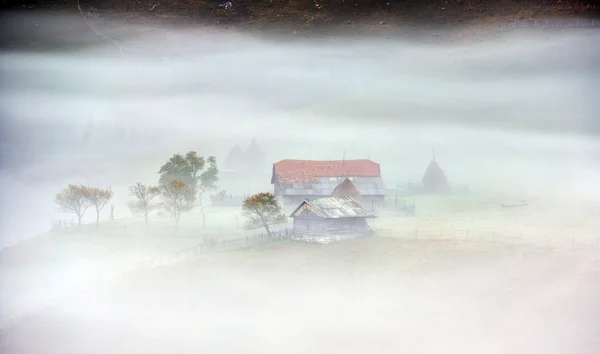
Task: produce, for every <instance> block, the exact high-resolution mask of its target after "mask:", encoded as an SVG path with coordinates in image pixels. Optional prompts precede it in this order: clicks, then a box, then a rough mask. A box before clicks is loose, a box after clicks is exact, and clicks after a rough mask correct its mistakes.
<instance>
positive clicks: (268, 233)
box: [263, 224, 271, 238]
mask: <svg viewBox="0 0 600 354" xmlns="http://www.w3.org/2000/svg"><path fill="white" fill-rule="evenodd" d="M263 227H264V228H265V230H266V231H267V235H269V238H270V237H271V230H270V229H269V225H267V224H264V225H263Z"/></svg>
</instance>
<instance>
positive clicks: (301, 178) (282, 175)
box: [271, 159, 381, 183]
mask: <svg viewBox="0 0 600 354" xmlns="http://www.w3.org/2000/svg"><path fill="white" fill-rule="evenodd" d="M345 176H354V177H380V176H381V171H380V169H379V164H378V163H376V162H373V161H371V160H366V159H364V160H330V161H314V160H281V161H279V162H275V163H274V164H273V178H272V180H271V183H275V180H277V181H279V182H284V183H285V182H287V183H294V182H299V183H302V182H304V183H306V182H308V183H312V182H315V181H316V180H317V178H318V177H345Z"/></svg>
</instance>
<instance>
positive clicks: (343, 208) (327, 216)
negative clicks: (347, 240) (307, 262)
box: [290, 196, 376, 236]
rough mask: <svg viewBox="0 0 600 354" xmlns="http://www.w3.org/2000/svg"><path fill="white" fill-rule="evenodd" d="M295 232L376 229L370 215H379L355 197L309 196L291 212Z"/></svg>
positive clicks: (354, 232)
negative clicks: (373, 227)
mask: <svg viewBox="0 0 600 354" xmlns="http://www.w3.org/2000/svg"><path fill="white" fill-rule="evenodd" d="M290 217H291V218H292V219H293V220H294V235H307V236H309V235H318V236H327V235H365V234H370V233H371V232H372V229H371V228H370V227H369V224H367V219H370V218H375V217H376V216H375V215H374V214H372V213H370V212H368V211H367V210H365V209H364V208H363V207H362V206H361V205H360V204H359V203H358V202H357V201H356V200H354V198H352V197H348V196H346V197H328V198H317V199H308V200H305V201H303V202H302V204H300V206H299V207H298V208H296V210H295V211H294V212H293V213H292V214H291V215H290Z"/></svg>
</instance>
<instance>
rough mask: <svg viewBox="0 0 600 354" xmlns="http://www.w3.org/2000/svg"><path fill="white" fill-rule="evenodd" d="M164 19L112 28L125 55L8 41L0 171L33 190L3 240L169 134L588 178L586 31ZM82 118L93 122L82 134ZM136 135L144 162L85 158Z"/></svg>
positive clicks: (582, 184)
mask: <svg viewBox="0 0 600 354" xmlns="http://www.w3.org/2000/svg"><path fill="white" fill-rule="evenodd" d="M48 23H52V22H48ZM165 33H166V34H168V35H162V36H158V37H152V36H150V35H148V36H147V37H141V38H139V37H138V38H136V40H135V44H137V45H136V46H134V43H133V40H131V45H130V47H131V50H128V45H129V44H130V42H128V40H127V39H125V40H124V41H122V42H119V45H120V46H121V47H122V48H123V49H124V55H123V56H120V55H118V52H117V53H113V52H114V47H113V46H112V44H111V43H110V42H107V45H106V48H97V47H87V48H85V49H72V50H64V51H55V52H27V53H23V52H5V53H3V54H2V59H1V60H2V69H1V70H2V78H3V80H2V86H1V90H2V95H1V107H2V124H3V139H2V145H3V147H2V151H3V173H2V176H3V186H11V185H13V187H9V188H6V187H5V188H3V189H4V190H8V191H10V192H9V195H6V194H3V206H5V205H6V206H8V205H12V204H14V203H17V204H18V203H23V200H24V199H27V200H28V202H27V203H28V205H29V207H27V208H28V209H30V212H29V213H30V214H31V217H33V219H34V220H35V222H31V221H28V222H26V223H24V222H21V221H19V219H20V218H15V217H14V216H13V215H15V214H6V213H16V214H19V215H20V214H22V213H21V212H20V211H17V210H21V208H11V207H3V208H2V210H3V213H5V217H3V219H4V220H12V221H11V222H9V223H8V224H7V223H3V230H2V235H3V237H2V240H3V241H2V242H3V245H5V246H6V245H10V244H14V243H15V242H17V241H18V240H19V239H21V238H22V237H27V236H29V235H32V234H34V233H36V232H40V231H42V230H44V229H46V228H47V225H48V223H49V221H48V219H49V217H50V216H51V215H54V214H53V213H54V210H52V209H53V208H52V207H51V205H50V204H49V203H48V202H49V198H48V197H49V196H50V195H53V194H54V193H55V192H56V191H57V190H58V189H59V188H60V187H61V186H62V185H65V184H66V183H69V182H82V183H84V182H87V181H90V183H92V181H93V180H94V179H98V180H99V181H101V182H95V181H94V183H101V184H102V185H106V186H112V187H113V188H115V189H116V190H119V188H121V187H122V186H125V185H127V184H129V183H132V182H134V181H135V180H140V179H148V180H149V181H150V182H152V181H153V178H154V177H153V174H154V173H155V171H154V170H156V168H157V166H158V165H157V164H158V163H160V161H161V160H162V159H164V158H165V157H167V156H169V155H170V154H172V153H174V152H176V151H180V150H181V149H187V148H194V149H197V150H198V151H199V152H200V153H201V154H215V155H217V157H218V158H219V159H220V160H221V161H222V160H223V159H224V157H225V156H226V153H227V152H228V150H229V149H230V148H231V146H233V145H234V144H235V143H238V142H240V143H245V142H246V141H249V139H250V138H252V137H256V138H257V139H259V142H260V143H261V145H262V146H263V148H264V149H265V153H266V154H267V158H268V159H270V161H277V160H279V159H283V158H300V159H302V158H304V159H318V158H321V159H338V158H342V156H343V153H344V151H346V157H347V158H365V157H370V158H372V159H374V160H376V161H378V162H380V163H381V164H382V169H383V173H384V178H385V181H386V182H406V181H408V180H412V181H418V180H419V179H420V177H421V176H420V174H421V173H422V171H423V169H424V167H425V166H426V163H427V161H428V160H429V159H430V154H431V153H430V151H431V147H432V146H435V147H436V148H437V151H438V156H439V158H440V161H441V162H442V163H443V166H444V168H445V169H446V172H447V174H448V175H450V176H452V180H453V182H454V183H458V184H469V185H478V186H479V187H481V188H487V189H498V188H499V189H502V190H503V191H509V190H513V189H517V190H518V193H521V192H528V191H530V190H531V189H538V191H535V192H534V193H540V192H542V191H543V192H548V193H551V194H557V193H558V194H564V195H565V196H572V193H577V194H578V195H580V196H581V197H594V196H597V193H598V187H597V184H596V183H593V181H595V180H597V178H596V177H597V173H598V170H597V168H598V163H597V162H598V160H597V156H598V141H597V136H598V134H599V133H600V131H598V125H597V122H596V119H595V116H596V115H597V111H598V109H599V107H598V103H597V100H594V99H593V97H594V92H595V85H594V83H595V82H597V81H598V78H599V75H600V73H599V69H598V66H597V63H598V62H600V60H598V59H599V58H600V51H599V49H598V48H600V46H597V45H594V44H595V43H596V44H597V43H598V39H599V38H598V34H597V33H595V32H593V33H586V32H566V31H565V32H546V33H521V34H519V33H509V34H504V35H503V36H499V37H497V38H493V37H491V38H489V39H487V40H486V41H484V42H482V43H476V44H464V43H458V44H422V43H418V42H414V41H411V40H410V38H397V39H386V40H383V39H373V38H369V39H363V40H361V39H357V38H354V39H345V38H340V39H337V40H331V39H330V40H314V41H307V40H302V39H294V40H282V39H278V40H276V39H272V38H271V39H270V38H264V39H261V38H257V37H251V36H244V35H240V34H234V33H214V32H204V31H201V30H197V31H193V30H189V31H187V32H175V31H174V30H170V31H168V32H165ZM124 37H125V38H127V36H124ZM139 43H143V46H142V47H141V48H142V49H140V45H139ZM155 48H162V49H163V52H164V53H163V54H164V55H167V56H163V55H154V54H155V53H154V52H152V50H153V49H155ZM107 53H108V54H107ZM113 54H115V55H113ZM92 122H93V123H92ZM86 124H88V125H89V124H93V125H94V129H95V130H94V136H93V137H92V139H91V141H90V142H89V143H88V144H86V145H84V144H83V143H82V139H83V135H84V132H85V128H86ZM144 153H151V154H154V155H155V156H160V158H156V159H155V161H156V162H155V165H153V166H152V165H150V164H148V165H146V166H143V167H144V169H143V170H140V169H136V170H132V169H130V168H127V166H118V167H117V166H114V165H113V167H111V168H110V169H108V168H103V167H98V168H97V170H98V171H95V172H90V173H88V176H86V177H83V176H82V175H83V174H84V172H83V170H85V169H86V168H88V166H94V165H97V166H102V164H105V163H106V162H107V161H118V160H120V159H130V160H135V159H136V156H140V155H141V154H144ZM116 169H118V171H116ZM266 173H268V170H267V169H266ZM20 183H26V185H27V186H28V187H27V188H22V187H21V185H20ZM15 187H16V188H15ZM265 187H268V185H267V186H265ZM24 189H27V191H23V190H24ZM12 191H15V193H17V195H14V196H13V195H10V193H12ZM244 192H250V191H244ZM30 193H39V197H35V196H27V197H26V198H25V196H24V195H23V194H30ZM34 199H35V203H31V202H29V200H31V201H33V200H34ZM7 203H8V204H7ZM121 209H122V208H121ZM29 220H31V219H29ZM25 224H27V225H25ZM15 235H18V236H15Z"/></svg>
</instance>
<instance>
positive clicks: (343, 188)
mask: <svg viewBox="0 0 600 354" xmlns="http://www.w3.org/2000/svg"><path fill="white" fill-rule="evenodd" d="M331 196H332V197H352V198H353V199H354V200H356V201H357V202H358V203H359V204H362V202H363V199H362V196H361V195H360V192H359V191H358V189H356V187H355V186H354V183H352V181H350V179H348V178H346V179H345V180H344V181H343V182H342V183H340V184H338V185H337V187H335V188H334V189H333V192H332V193H331Z"/></svg>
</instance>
